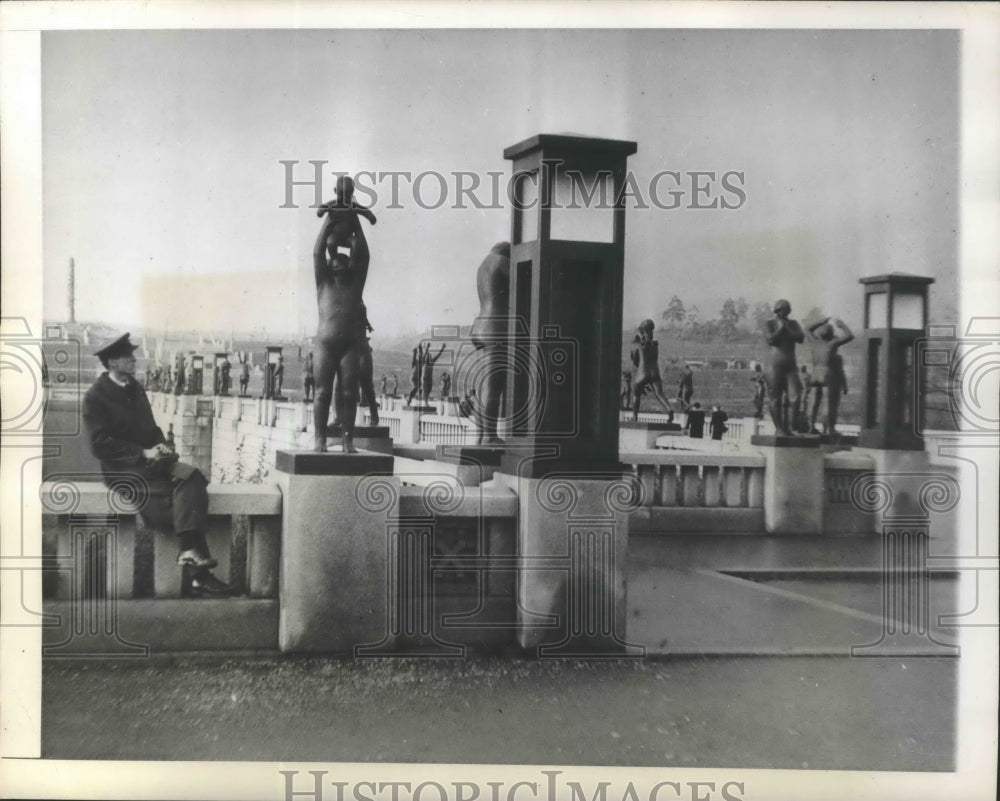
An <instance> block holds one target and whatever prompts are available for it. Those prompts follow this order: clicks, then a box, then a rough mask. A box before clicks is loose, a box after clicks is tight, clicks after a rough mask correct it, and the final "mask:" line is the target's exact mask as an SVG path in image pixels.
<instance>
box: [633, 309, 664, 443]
mask: <svg viewBox="0 0 1000 801" xmlns="http://www.w3.org/2000/svg"><path fill="white" fill-rule="evenodd" d="M655 328H656V325H655V323H654V322H653V321H652V320H643V321H642V322H641V323H639V329H638V331H639V332H638V333H637V334H636V335H635V338H634V339H633V340H632V353H631V356H632V364H633V366H635V367H637V368H638V370H639V376H638V378H636V380H635V383H634V384H633V385H632V398H633V400H632V419H633V420H638V419H639V404H640V403H641V401H642V394H643V392H645V391H646V390H647V389H649V390H650V391H651V392H652V393H653V397H654V398H656V400H657V401H659V403H660V405H661V406H662V407H663V408H664V409H666V410H667V415H668V417H667V422H668V423H672V422H673V421H674V410H673V407H672V406H671V405H670V401H668V400H667V399H666V397H664V395H663V381H662V380H661V378H660V364H659V360H660V345H659V343H658V342H657V341H656V340H655V339H654V338H653V332H654V330H655Z"/></svg>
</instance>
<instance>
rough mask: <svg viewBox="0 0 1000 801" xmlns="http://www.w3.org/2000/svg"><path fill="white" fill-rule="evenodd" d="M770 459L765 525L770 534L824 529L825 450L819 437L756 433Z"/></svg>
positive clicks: (755, 438) (755, 439)
mask: <svg viewBox="0 0 1000 801" xmlns="http://www.w3.org/2000/svg"><path fill="white" fill-rule="evenodd" d="M750 442H751V444H752V445H754V446H755V447H758V448H760V450H761V452H762V453H763V454H764V458H765V459H766V460H767V466H766V468H765V470H764V525H765V526H766V528H767V531H768V533H769V534H821V533H822V532H823V491H824V484H823V450H822V448H821V447H820V444H821V443H820V439H819V437H814V436H801V437H794V436H766V435H755V436H753V437H752V438H751V440H750Z"/></svg>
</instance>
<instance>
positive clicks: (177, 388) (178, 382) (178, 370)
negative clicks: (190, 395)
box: [174, 353, 187, 395]
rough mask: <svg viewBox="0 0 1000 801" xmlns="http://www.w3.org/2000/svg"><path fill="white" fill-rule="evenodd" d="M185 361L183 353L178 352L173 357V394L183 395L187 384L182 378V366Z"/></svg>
mask: <svg viewBox="0 0 1000 801" xmlns="http://www.w3.org/2000/svg"><path fill="white" fill-rule="evenodd" d="M186 364H187V362H186V361H185V360H184V354H183V353H178V354H177V356H176V358H175V359H174V394H175V395H183V394H184V389H185V387H186V386H187V382H186V381H185V378H184V367H185V365H186Z"/></svg>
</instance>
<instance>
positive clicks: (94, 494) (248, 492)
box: [39, 481, 281, 515]
mask: <svg viewBox="0 0 1000 801" xmlns="http://www.w3.org/2000/svg"><path fill="white" fill-rule="evenodd" d="M64 483H65V482H61V481H58V482H53V481H46V482H43V483H42V486H41V490H40V492H39V495H40V497H41V499H42V514H70V513H71V512H72V513H74V514H99V515H101V514H104V515H107V514H116V511H115V510H114V509H112V508H111V507H110V506H109V505H108V488H107V487H106V486H104V484H102V483H100V482H98V481H79V482H68V483H70V484H72V485H73V486H74V487H75V488H76V490H77V492H78V493H79V496H80V500H79V503H77V505H76V507H75V508H74V509H66V510H65V511H62V508H63V506H64V504H62V503H60V502H59V500H58V499H57V498H55V497H53V492H54V491H57V489H56V488H57V485H63V484H64ZM121 507H122V509H123V510H126V512H127V511H129V510H130V511H131V512H132V513H133V514H135V513H137V512H138V510H137V509H134V507H132V506H130V505H128V504H124V503H122V504H121ZM208 513H209V514H210V515H237V514H239V515H278V514H281V491H280V490H279V489H278V487H277V486H276V485H273V484H209V485H208Z"/></svg>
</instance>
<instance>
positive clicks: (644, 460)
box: [619, 450, 767, 469]
mask: <svg viewBox="0 0 1000 801" xmlns="http://www.w3.org/2000/svg"><path fill="white" fill-rule="evenodd" d="M619 458H620V459H621V461H622V462H624V463H625V464H631V465H650V464H663V465H671V464H676V465H682V466H683V465H687V466H704V467H759V468H761V469H763V468H764V467H765V466H766V464H767V460H766V458H765V457H764V455H763V454H757V453H754V454H749V453H730V452H722V451H719V452H717V453H708V452H694V451H692V452H689V453H679V452H676V451H666V452H664V451H662V450H657V451H623V452H622V453H621V454H620V455H619Z"/></svg>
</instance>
